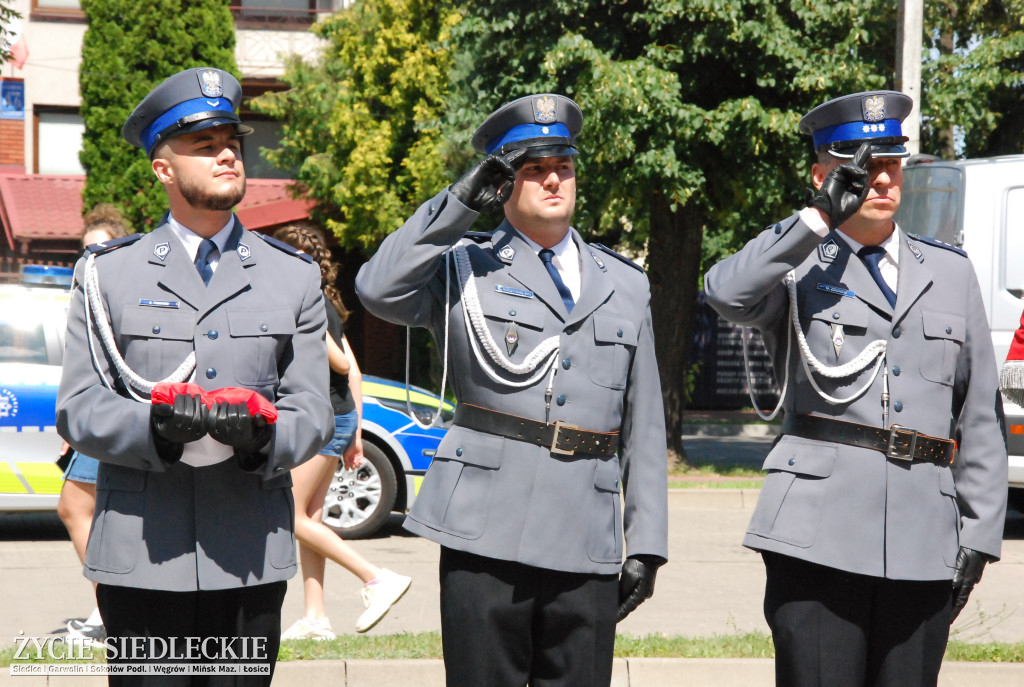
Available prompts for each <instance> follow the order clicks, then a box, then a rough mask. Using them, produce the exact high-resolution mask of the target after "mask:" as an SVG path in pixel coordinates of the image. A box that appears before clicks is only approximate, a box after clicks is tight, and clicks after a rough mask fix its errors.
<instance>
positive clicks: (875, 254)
mask: <svg viewBox="0 0 1024 687" xmlns="http://www.w3.org/2000/svg"><path fill="white" fill-rule="evenodd" d="M857 255H859V256H860V257H861V260H863V261H864V264H865V265H866V266H867V268H868V272H870V273H871V278H872V279H874V280H875V283H876V284H878V288H880V289H881V290H882V295H884V296H885V300H887V301H889V305H890V306H891V307H893V308H895V307H896V292H895V291H893V290H892V288H890V287H889V285H888V284H886V283H885V279H883V278H882V270H881V268H880V267H879V265H878V264H879V262H881V260H882V257H884V256H885V249H884V248H882V247H881V246H864V247H863V248H861V249H860V250H859V251H857Z"/></svg>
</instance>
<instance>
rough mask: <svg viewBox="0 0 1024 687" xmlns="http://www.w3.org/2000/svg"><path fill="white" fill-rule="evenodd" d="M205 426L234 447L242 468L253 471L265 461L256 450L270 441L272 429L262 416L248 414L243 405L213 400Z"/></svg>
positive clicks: (212, 433)
mask: <svg viewBox="0 0 1024 687" xmlns="http://www.w3.org/2000/svg"><path fill="white" fill-rule="evenodd" d="M207 428H208V430H209V432H210V436H211V437H213V438H214V439H216V440H217V441H219V442H220V443H222V444H226V445H228V446H231V447H232V448H234V449H235V457H236V459H237V460H238V463H239V466H240V467H241V468H242V469H243V470H250V471H251V470H256V469H257V468H259V467H260V466H261V465H263V463H265V462H266V460H267V457H266V456H264V455H261V454H260V453H259V450H260V449H261V448H263V447H264V446H266V445H267V443H269V442H270V439H271V438H272V437H273V436H274V428H273V426H271V425H268V424H267V419H266V418H265V417H263V416H262V415H260V414H258V413H257V414H256V415H253V414H251V413H250V412H249V408H248V406H246V404H244V403H225V402H223V401H219V402H217V403H214V404H213V407H212V408H210V417H209V421H208V423H207Z"/></svg>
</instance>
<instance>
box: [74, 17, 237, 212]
mask: <svg viewBox="0 0 1024 687" xmlns="http://www.w3.org/2000/svg"><path fill="white" fill-rule="evenodd" d="M81 5H82V10H83V11H84V12H85V17H86V22H87V24H88V28H87V30H86V32H85V38H84V39H83V42H82V67H81V70H80V72H79V86H80V90H81V95H82V110H81V111H82V120H83V122H84V123H85V134H84V135H83V137H82V153H81V157H80V159H81V161H82V166H83V167H85V170H86V174H87V176H86V183H85V190H84V191H83V192H82V200H83V204H84V206H85V207H86V208H87V209H88V208H91V207H92V206H94V205H95V204H96V203H100V202H109V203H114V204H116V205H117V206H118V207H120V208H121V209H122V210H123V211H124V213H125V216H126V218H127V219H128V220H129V222H130V223H131V225H132V226H133V227H134V229H135V230H136V231H146V230H148V229H152V228H154V227H155V225H156V222H157V221H158V220H159V218H160V217H161V216H162V214H163V213H164V211H165V210H166V209H167V198H166V194H165V193H164V192H163V187H162V186H161V184H159V183H158V182H157V180H156V177H155V176H154V175H153V172H152V169H151V168H150V163H149V160H148V159H146V155H145V153H143V152H140V151H139V149H137V148H134V147H133V146H130V145H129V144H128V143H126V142H125V141H124V140H123V139H122V138H121V127H122V126H123V125H124V122H125V120H126V119H127V118H128V115H129V114H131V111H132V110H133V109H134V108H135V106H136V105H137V104H138V103H139V102H140V101H141V100H142V99H143V98H144V97H145V96H146V94H147V93H149V91H150V90H152V88H153V87H154V86H156V85H157V84H158V83H160V82H161V81H163V80H164V79H166V78H167V77H169V76H171V75H173V74H176V73H177V72H179V71H181V70H183V69H189V68H192V67H206V66H211V67H217V68H219V69H223V70H225V71H228V72H231V73H233V74H234V75H235V76H236V77H238V76H239V72H238V68H237V66H236V64H235V56H234V46H235V29H234V20H233V19H232V17H231V11H230V9H229V7H228V3H226V2H224V0H153V1H152V2H145V3H139V2H135V1H134V0H81Z"/></svg>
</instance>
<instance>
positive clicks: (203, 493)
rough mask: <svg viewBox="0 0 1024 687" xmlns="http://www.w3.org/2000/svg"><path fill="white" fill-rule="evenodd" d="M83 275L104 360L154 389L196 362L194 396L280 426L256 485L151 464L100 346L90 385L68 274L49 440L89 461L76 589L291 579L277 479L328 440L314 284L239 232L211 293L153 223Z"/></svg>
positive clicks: (137, 422) (140, 419)
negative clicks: (224, 400)
mask: <svg viewBox="0 0 1024 687" xmlns="http://www.w3.org/2000/svg"><path fill="white" fill-rule="evenodd" d="M232 246H236V247H237V248H236V249H235V250H232V249H231V247H232ZM96 268H97V272H98V275H99V283H100V288H101V291H102V297H103V305H104V308H105V309H106V312H107V313H108V315H109V321H110V324H111V326H112V329H113V333H114V338H115V340H116V344H117V347H118V349H119V350H120V352H121V355H122V356H123V357H124V359H125V361H126V362H127V363H128V365H129V367H130V368H131V369H132V370H134V371H135V372H136V373H137V374H138V375H140V376H141V377H143V378H144V379H147V380H150V381H158V380H161V379H164V378H165V377H166V376H168V375H169V374H171V373H172V372H173V371H174V370H175V368H177V367H178V365H180V364H181V362H182V361H183V360H184V359H185V358H186V356H188V354H189V352H191V351H192V350H193V349H194V350H195V352H196V373H195V380H194V382H195V383H196V384H198V385H200V386H201V387H203V388H204V389H208V390H213V389H220V388H224V387H231V386H238V387H245V388H248V389H253V390H256V391H258V392H259V393H261V394H262V395H264V396H265V397H266V398H267V399H269V400H270V401H271V402H273V403H274V405H275V406H276V407H277V410H278V414H279V416H278V421H277V425H276V430H275V435H274V439H273V441H272V444H271V446H270V447H269V459H268V460H267V463H266V465H265V466H264V467H263V468H261V469H260V470H259V471H258V472H256V473H250V472H244V471H243V470H242V469H241V468H239V467H238V465H237V463H236V461H235V460H234V459H228V460H226V461H224V462H221V463H217V464H214V465H209V466H204V467H191V466H189V465H186V464H184V463H181V462H178V463H175V464H172V465H167V464H165V463H164V462H163V461H162V460H161V459H160V458H159V457H158V456H157V452H156V448H155V446H154V443H153V437H152V433H151V430H150V420H149V412H150V406H149V404H147V403H140V402H138V401H136V400H134V399H132V398H130V397H129V396H127V394H126V393H125V392H124V391H121V386H120V385H121V382H120V380H119V379H118V383H117V385H115V384H114V383H113V380H115V379H117V378H118V374H117V372H116V371H115V370H114V369H113V367H112V365H111V363H110V361H109V359H108V358H107V357H106V356H105V355H104V354H103V352H102V348H101V347H100V344H99V337H98V336H96V345H97V357H98V359H99V368H100V369H99V371H97V369H96V367H94V364H93V361H92V358H91V357H90V352H89V344H88V341H87V338H86V320H85V312H84V305H85V303H84V301H85V298H84V295H83V291H82V287H81V283H82V274H83V262H81V261H80V262H79V265H78V269H77V271H76V273H77V279H76V282H77V284H78V285H77V286H76V288H75V289H74V294H73V297H72V300H71V306H70V311H69V316H68V330H67V343H66V349H65V353H64V370H63V376H62V378H61V384H60V390H59V392H58V398H57V429H58V432H59V433H60V435H61V436H62V437H64V438H65V439H67V441H68V443H70V444H71V445H72V446H74V447H75V449H76V450H78V451H80V452H82V453H84V454H86V455H89V456H94V457H95V458H98V459H99V460H100V467H99V475H98V479H97V483H96V510H95V514H94V517H93V525H92V532H91V534H90V536H89V544H88V548H87V551H86V558H85V574H86V577H88V578H89V579H91V580H93V581H95V582H102V583H104V584H111V585H118V586H124V587H140V588H145V589H160V590H166V591H193V590H197V589H228V588H234V587H244V586H249V585H256V584H265V583H268V582H276V581H279V580H286V579H288V578H290V577H291V576H292V575H293V574H294V573H295V571H296V559H295V538H294V534H293V522H294V507H293V504H292V495H291V489H290V487H291V476H290V474H289V472H288V471H289V470H290V469H291V468H293V467H295V466H296V465H298V464H299V463H302V462H303V461H305V460H307V459H309V458H310V457H312V456H314V455H316V453H317V452H318V451H319V450H320V449H322V448H323V447H324V445H325V444H326V443H327V441H328V440H329V439H330V437H331V436H332V434H333V430H334V417H333V412H332V410H331V403H330V400H329V397H328V392H327V369H328V368H327V352H326V351H327V349H326V344H325V342H324V331H325V329H326V316H325V314H324V304H323V300H322V294H321V291H320V270H319V269H318V268H317V266H316V265H314V264H309V263H307V262H305V261H304V260H301V259H299V258H298V257H296V256H294V255H288V254H287V253H285V252H283V251H282V250H280V249H278V248H275V247H273V246H271V245H269V244H267V243H265V242H264V241H263V240H262V239H261V238H259V237H258V236H256V235H254V234H247V233H246V232H245V231H244V229H243V227H242V225H241V223H240V222H238V220H237V218H236V220H235V226H234V230H233V232H232V234H231V239H230V240H229V243H228V247H227V249H226V250H225V252H224V254H223V255H222V256H221V258H220V263H219V265H218V267H217V271H216V273H215V274H214V276H213V279H212V280H211V281H210V284H209V286H204V285H203V281H202V279H201V278H200V276H199V273H198V272H197V271H196V268H195V266H194V265H193V264H192V262H191V261H190V260H189V258H188V256H187V255H186V252H185V250H184V248H183V246H182V245H181V242H180V241H178V239H177V237H175V236H174V234H173V233H172V231H171V229H170V227H168V226H167V225H166V224H165V225H162V226H160V227H158V228H157V229H156V230H155V231H153V232H152V233H151V234H148V235H145V236H144V237H142V238H141V239H139V240H137V241H135V242H134V243H132V244H131V245H126V246H123V247H120V248H117V249H115V250H112V251H110V252H109V253H104V254H100V255H98V256H97V257H96ZM152 301H156V302H157V303H161V304H162V306H161V305H157V306H154V305H152V304H150V302H152ZM93 327H94V328H95V323H94V324H93ZM100 374H102V375H104V376H105V377H106V379H107V380H108V381H109V382H111V383H112V385H113V386H114V388H115V390H118V391H119V393H118V392H115V391H111V390H110V389H108V388H106V387H105V386H104V385H103V382H102V381H101V379H100Z"/></svg>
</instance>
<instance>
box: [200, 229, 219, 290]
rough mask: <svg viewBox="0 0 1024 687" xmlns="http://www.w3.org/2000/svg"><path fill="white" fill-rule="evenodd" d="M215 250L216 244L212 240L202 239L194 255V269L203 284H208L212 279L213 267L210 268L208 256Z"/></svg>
mask: <svg viewBox="0 0 1024 687" xmlns="http://www.w3.org/2000/svg"><path fill="white" fill-rule="evenodd" d="M215 250H217V244H216V243H214V242H213V239H203V242H202V243H200V244H199V251H198V252H197V253H196V269H197V270H199V276H200V277H202V278H203V283H204V284H207V285H208V284H209V283H210V280H211V279H213V267H211V266H210V256H211V255H212V254H213V252H214V251H215Z"/></svg>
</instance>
